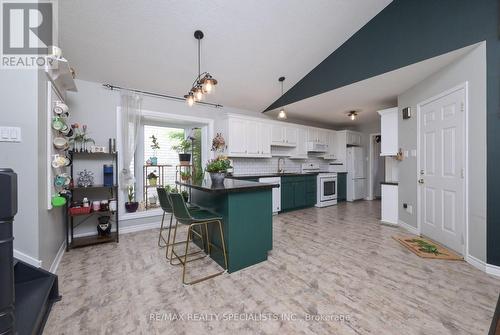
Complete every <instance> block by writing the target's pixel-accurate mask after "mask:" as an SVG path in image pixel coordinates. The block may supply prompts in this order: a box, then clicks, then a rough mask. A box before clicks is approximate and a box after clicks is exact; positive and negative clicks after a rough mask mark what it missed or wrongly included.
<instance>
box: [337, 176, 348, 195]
mask: <svg viewBox="0 0 500 335" xmlns="http://www.w3.org/2000/svg"><path fill="white" fill-rule="evenodd" d="M346 200H347V173H337V202H341V201H346Z"/></svg>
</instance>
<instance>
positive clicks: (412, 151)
mask: <svg viewBox="0 0 500 335" xmlns="http://www.w3.org/2000/svg"><path fill="white" fill-rule="evenodd" d="M411 156H412V157H417V150H416V149H412V150H411Z"/></svg>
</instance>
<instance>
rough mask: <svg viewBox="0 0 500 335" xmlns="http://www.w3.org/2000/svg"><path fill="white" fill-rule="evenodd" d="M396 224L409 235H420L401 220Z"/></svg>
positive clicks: (415, 229)
mask: <svg viewBox="0 0 500 335" xmlns="http://www.w3.org/2000/svg"><path fill="white" fill-rule="evenodd" d="M398 223H399V225H400V226H401V227H403V228H404V229H406V230H408V231H409V232H410V233H412V234H414V235H420V233H419V232H418V229H417V228H415V227H413V226H410V225H409V224H408V223H406V222H404V221H402V220H398Z"/></svg>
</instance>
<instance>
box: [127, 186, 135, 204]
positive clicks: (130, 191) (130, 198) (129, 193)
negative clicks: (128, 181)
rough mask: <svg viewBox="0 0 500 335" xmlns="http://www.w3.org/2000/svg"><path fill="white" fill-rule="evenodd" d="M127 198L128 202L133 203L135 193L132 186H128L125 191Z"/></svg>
mask: <svg viewBox="0 0 500 335" xmlns="http://www.w3.org/2000/svg"><path fill="white" fill-rule="evenodd" d="M127 197H128V202H134V200H135V192H134V186H132V185H130V186H129V187H128V189H127Z"/></svg>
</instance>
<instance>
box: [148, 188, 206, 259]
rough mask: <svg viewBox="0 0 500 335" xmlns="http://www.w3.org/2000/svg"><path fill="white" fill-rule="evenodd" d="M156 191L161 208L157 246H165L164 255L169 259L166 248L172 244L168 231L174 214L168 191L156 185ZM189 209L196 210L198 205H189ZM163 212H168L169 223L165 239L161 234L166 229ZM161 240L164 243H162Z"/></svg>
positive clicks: (170, 228)
mask: <svg viewBox="0 0 500 335" xmlns="http://www.w3.org/2000/svg"><path fill="white" fill-rule="evenodd" d="M156 192H157V193H158V200H159V201H160V207H161V209H162V210H163V215H162V218H161V226H160V234H159V236H158V246H159V247H160V248H163V247H167V250H166V253H165V257H166V258H167V259H168V260H170V257H169V255H168V249H169V248H170V246H172V244H171V243H170V232H171V231H172V220H173V217H174V214H173V211H172V205H170V200H169V197H168V193H169V192H167V190H166V189H165V188H163V187H157V188H156ZM189 209H190V210H197V209H199V207H197V206H189ZM165 214H170V224H169V226H168V235H167V239H166V240H165V237H164V236H163V231H164V230H165V229H167V228H166V227H165V226H164V221H165ZM162 241H163V243H164V244H162ZM177 243H178V244H181V243H184V241H179V242H177Z"/></svg>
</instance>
